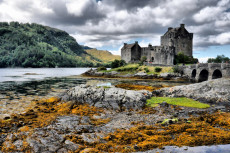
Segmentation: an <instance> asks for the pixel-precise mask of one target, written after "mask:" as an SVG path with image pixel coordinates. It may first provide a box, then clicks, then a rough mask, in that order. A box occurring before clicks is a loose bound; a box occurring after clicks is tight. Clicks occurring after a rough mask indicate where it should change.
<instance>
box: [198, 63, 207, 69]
mask: <svg viewBox="0 0 230 153" xmlns="http://www.w3.org/2000/svg"><path fill="white" fill-rule="evenodd" d="M200 67H207V68H208V63H200V64H197V68H200Z"/></svg>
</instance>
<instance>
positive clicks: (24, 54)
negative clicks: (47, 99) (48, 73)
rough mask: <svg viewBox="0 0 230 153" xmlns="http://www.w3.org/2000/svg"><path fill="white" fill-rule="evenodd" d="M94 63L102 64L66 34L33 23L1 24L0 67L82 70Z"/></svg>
mask: <svg viewBox="0 0 230 153" xmlns="http://www.w3.org/2000/svg"><path fill="white" fill-rule="evenodd" d="M91 60H92V61H91ZM95 63H103V62H102V61H101V60H99V59H97V58H95V57H93V56H91V55H90V54H88V53H87V52H85V51H84V50H83V48H82V47H81V46H80V45H79V44H78V43H77V42H76V40H75V39H74V38H73V37H71V36H70V35H69V34H68V33H66V32H65V31H62V30H58V29H55V28H51V27H47V26H42V25H39V24H35V23H32V24H29V23H26V24H22V23H18V22H10V23H7V22H0V67H56V66H58V67H85V66H94V65H95Z"/></svg>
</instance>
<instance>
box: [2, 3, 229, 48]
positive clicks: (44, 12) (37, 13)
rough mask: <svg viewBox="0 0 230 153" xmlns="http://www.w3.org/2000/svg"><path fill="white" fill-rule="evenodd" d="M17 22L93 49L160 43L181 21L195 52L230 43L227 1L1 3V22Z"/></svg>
mask: <svg viewBox="0 0 230 153" xmlns="http://www.w3.org/2000/svg"><path fill="white" fill-rule="evenodd" d="M15 20H16V21H19V22H30V23H31V22H36V23H40V24H44V25H48V26H52V27H56V28H60V29H62V30H65V31H67V32H69V33H70V34H71V35H72V36H74V37H75V38H76V40H77V41H78V42H80V43H81V44H86V45H88V46H91V47H105V46H111V48H114V47H117V48H119V47H120V46H121V45H122V44H123V43H124V42H130V41H134V40H136V39H142V41H141V43H142V44H144V45H146V44H148V43H152V44H153V45H159V43H160V37H159V36H160V35H162V34H164V33H165V32H166V31H167V28H168V27H177V26H179V24H180V23H185V24H186V28H187V29H188V31H189V32H193V33H194V48H195V49H199V48H204V47H209V46H212V45H223V44H230V38H229V35H230V33H229V31H230V1H229V0H202V1H201V0H141V1H140V0H74V1H73V0H59V1H56V0H36V1H31V0H17V1H16V0H0V21H15ZM148 41H150V42H148Z"/></svg>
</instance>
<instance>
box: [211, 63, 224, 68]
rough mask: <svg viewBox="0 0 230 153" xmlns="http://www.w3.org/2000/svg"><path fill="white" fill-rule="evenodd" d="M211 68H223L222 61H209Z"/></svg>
mask: <svg viewBox="0 0 230 153" xmlns="http://www.w3.org/2000/svg"><path fill="white" fill-rule="evenodd" d="M208 67H209V68H221V63H208Z"/></svg>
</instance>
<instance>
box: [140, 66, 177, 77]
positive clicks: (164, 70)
mask: <svg viewBox="0 0 230 153" xmlns="http://www.w3.org/2000/svg"><path fill="white" fill-rule="evenodd" d="M156 68H161V71H160V72H156V71H155V69H156ZM145 69H148V70H149V71H148V72H147V74H158V75H159V74H161V73H173V69H172V67H159V66H144V65H143V66H139V68H138V71H139V72H140V71H143V72H144V71H145Z"/></svg>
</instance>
